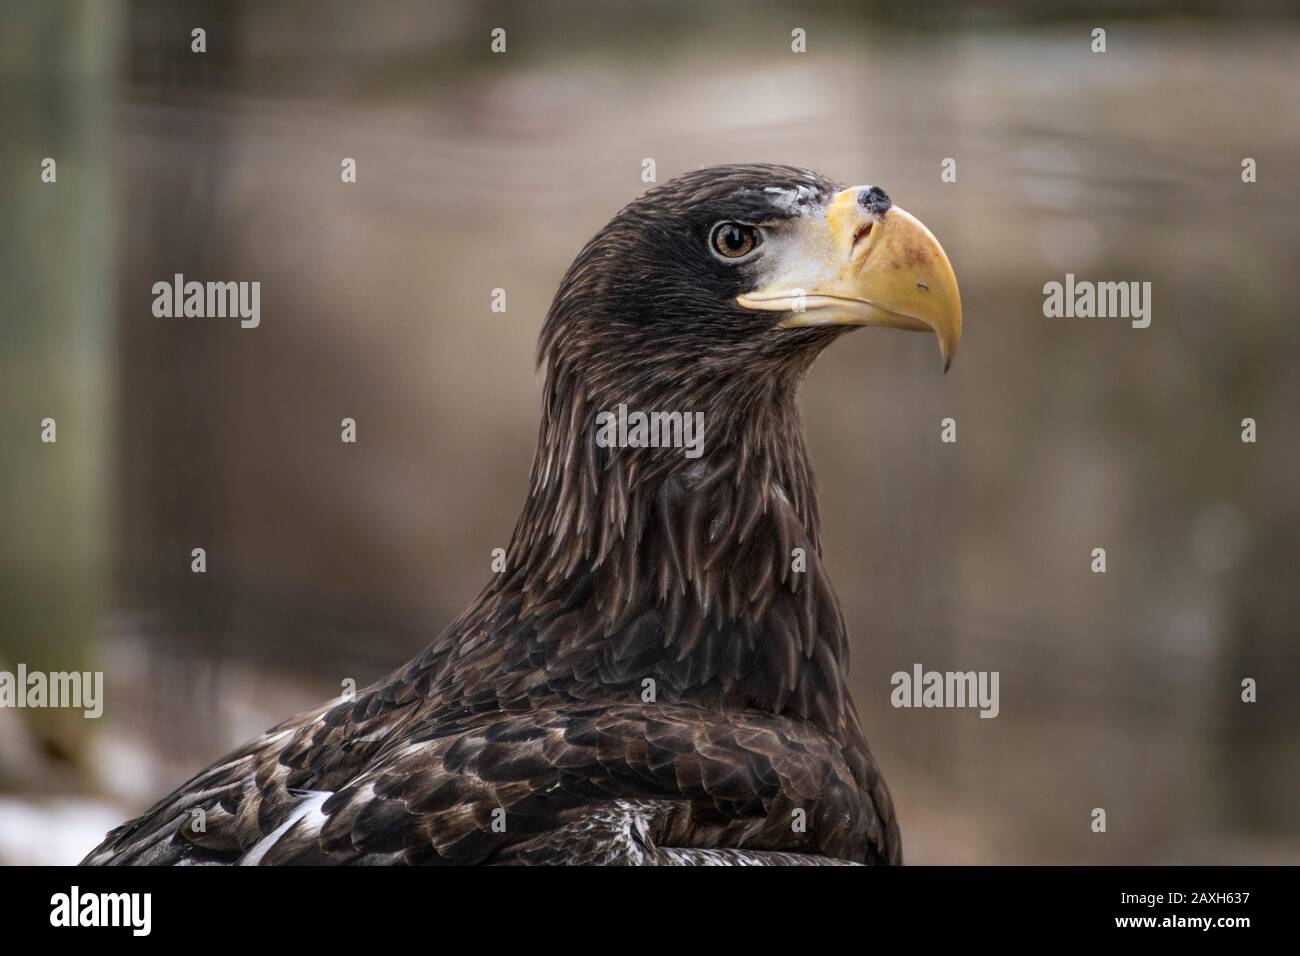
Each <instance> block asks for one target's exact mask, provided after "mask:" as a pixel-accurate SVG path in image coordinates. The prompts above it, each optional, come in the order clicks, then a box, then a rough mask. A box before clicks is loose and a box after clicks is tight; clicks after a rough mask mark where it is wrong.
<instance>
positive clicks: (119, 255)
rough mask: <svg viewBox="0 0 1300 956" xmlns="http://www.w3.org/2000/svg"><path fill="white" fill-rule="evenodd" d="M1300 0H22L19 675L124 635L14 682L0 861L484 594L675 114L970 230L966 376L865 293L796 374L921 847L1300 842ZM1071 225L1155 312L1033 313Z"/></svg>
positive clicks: (720, 157) (3, 77)
mask: <svg viewBox="0 0 1300 956" xmlns="http://www.w3.org/2000/svg"><path fill="white" fill-rule="evenodd" d="M1288 8H1290V9H1291V10H1294V7H1293V6H1292V5H1289V4H1284V3H1280V2H1279V3H1256V2H1247V3H1228V2H1222V3H1209V2H1206V3H1200V4H1191V5H1188V6H1187V7H1185V9H1184V12H1182V13H1181V14H1179V15H1176V16H1175V15H1171V14H1169V13H1168V12H1167V7H1166V5H1163V4H1155V3H1122V4H1121V3H1087V4H1084V3H1070V2H1066V3H1046V2H1042V3H1030V2H1018V3H1005V4H988V5H981V4H974V5H967V4H961V5H958V4H950V3H935V4H925V5H922V4H916V3H902V2H889V3H866V2H854V3H849V2H844V3H837V2H821V3H817V4H812V5H807V4H794V3H780V2H747V3H712V4H709V3H698V2H690V0H680V2H677V0H674V2H668V0H658V2H655V0H636V2H631V0H628V2H616V3H604V4H599V5H596V4H579V3H571V2H559V3H556V2H551V3H532V2H523V0H520V2H513V3H502V2H498V3H477V2H470V0H463V2H444V3H438V4H429V3H421V2H405V3H398V2H382V3H367V4H358V3H352V2H347V0H326V2H310V3H309V2H228V3H215V2H214V3H199V2H84V3H78V2H65V0H50V2H41V3H38V2H10V0H5V2H3V3H0V10H3V15H2V21H3V22H2V23H0V107H2V112H0V122H2V123H3V132H2V134H0V172H2V174H3V180H2V182H3V186H2V187H0V188H2V189H3V192H4V202H3V206H4V209H5V212H4V216H3V221H0V249H2V250H3V256H2V258H0V288H2V289H3V296H0V670H9V671H13V670H15V669H16V667H17V665H18V663H19V662H24V663H26V665H27V667H28V668H29V670H46V671H56V670H72V669H87V670H102V671H104V673H105V680H106V683H107V693H106V705H105V712H104V716H103V717H102V718H101V719H99V720H86V719H82V717H81V716H80V712H77V711H58V710H23V711H18V710H0V862H7V863H20V862H56V863H58V862H73V861H75V860H77V859H80V857H81V856H82V855H83V854H84V853H85V852H86V851H88V850H89V849H90V848H91V847H92V846H93V845H94V844H95V843H97V842H98V840H99V839H100V838H101V836H102V834H103V832H104V831H105V830H107V829H108V828H109V827H111V826H113V825H115V824H117V823H119V822H121V821H122V820H123V819H125V818H126V817H128V816H129V815H131V814H134V813H136V812H138V811H139V810H141V809H143V808H144V807H145V806H146V805H148V804H149V803H151V802H152V801H153V800H154V799H156V798H157V797H159V796H161V795H162V794H163V793H165V792H167V791H168V790H170V789H171V788H172V787H174V786H175V785H176V784H178V783H180V782H181V781H182V780H183V779H185V778H186V777H188V776H189V775H190V774H191V773H193V772H194V771H196V770H198V769H200V768H201V767H202V766H204V765H206V764H207V763H209V762H210V761H212V760H213V759H215V758H216V757H218V756H219V755H220V754H221V753H223V752H224V751H226V750H227V749H229V748H230V747H232V746H234V745H236V744H238V743H240V742H242V741H243V740H245V739H247V738H248V737H250V736H253V735H255V734H256V733H258V732H260V731H261V730H263V729H264V728H266V727H268V726H270V725H272V724H274V723H276V722H278V721H279V720H281V719H282V718H284V717H286V716H288V715H290V714H292V713H295V712H296V711H298V710H301V709H304V708H306V707H308V706H311V705H314V704H316V703H318V702H320V701H322V700H325V699H327V698H330V697H333V696H336V695H337V694H338V693H339V690H340V682H341V681H342V680H344V679H345V678H352V679H355V680H356V681H357V683H358V685H362V686H364V685H365V684H366V683H368V682H370V681H371V680H374V679H375V678H377V677H379V676H381V675H382V674H384V673H386V672H387V671H389V670H391V669H392V668H393V667H395V666H397V665H398V664H400V663H402V662H404V661H405V660H406V659H407V658H409V657H410V656H412V655H414V654H415V653H416V652H418V651H419V650H420V649H421V648H422V647H423V646H424V644H425V643H426V642H427V641H428V640H429V639H431V638H432V637H433V636H434V635H435V634H436V633H437V632H438V631H440V630H441V629H442V628H443V627H444V626H445V625H446V624H447V623H448V622H449V621H450V620H451V619H452V618H453V617H454V616H455V615H457V614H458V613H459V612H460V610H461V609H462V608H463V607H464V605H465V604H466V603H468V602H469V601H470V600H471V599H473V597H474V596H475V595H476V594H477V593H478V591H479V589H480V588H481V587H482V586H483V585H484V584H485V583H486V581H487V578H488V574H489V561H490V551H491V549H492V548H494V547H504V546H505V544H506V543H507V541H508V539H509V535H510V532H511V530H512V528H513V526H514V521H515V517H516V514H517V511H518V509H519V506H520V504H521V502H522V500H523V496H524V494H525V490H526V480H527V475H528V468H529V465H530V462H531V459H532V454H533V448H534V441H535V436H536V426H537V419H538V399H539V393H540V382H539V379H538V376H537V374H536V372H535V370H534V367H533V358H534V349H535V341H536V335H537V332H538V329H539V328H540V325H541V321H542V318H543V316H544V313H545V311H546V308H547V306H548V304H549V301H550V297H551V295H552V294H553V292H554V289H555V287H556V284H557V282H558V280H559V278H560V276H561V274H562V273H563V271H564V269H565V268H566V266H567V265H568V263H569V261H570V260H571V259H572V257H573V256H574V255H575V254H576V253H577V251H578V250H579V248H580V247H581V246H582V244H583V243H584V242H585V240H586V239H587V238H588V237H590V236H591V235H592V234H593V233H594V232H595V231H596V230H598V229H599V228H600V227H601V226H602V225H603V224H604V223H605V222H606V221H607V220H608V219H609V218H610V217H611V216H612V215H613V214H614V212H615V211H616V210H617V209H618V208H619V207H621V206H622V205H623V204H625V203H626V202H628V201H629V200H631V199H632V198H634V197H635V196H636V195H638V194H639V193H640V192H641V191H643V189H645V188H646V185H645V184H644V183H643V182H642V181H641V170H642V160H643V159H646V158H652V159H654V160H655V163H656V169H657V177H658V180H659V181H660V182H663V181H665V180H667V179H668V178H671V177H672V176H673V175H675V174H676V173H678V172H681V171H684V170H687V169H691V168H695V167H698V166H702V165H711V164H715V163H723V162H750V161H769V162H785V163H793V164H797V165H800V166H808V167H813V168H816V169H819V170H821V171H823V172H825V173H827V174H829V175H830V176H832V177H834V178H837V179H839V180H841V181H844V182H848V183H861V182H869V183H876V184H880V185H882V186H884V187H885V189H886V190H887V191H888V192H889V194H890V195H891V196H892V197H893V198H894V199H895V201H897V202H898V203H899V204H900V205H902V206H904V207H906V208H907V209H909V210H910V211H911V212H913V213H915V214H916V215H917V216H919V217H920V218H921V219H922V220H923V221H924V222H926V223H927V224H928V225H929V226H930V227H931V228H932V230H933V231H934V232H935V234H936V235H937V236H938V237H939V238H940V240H941V241H942V242H943V244H944V246H945V248H946V249H947V250H948V253H949V255H950V256H951V258H952V261H953V264H954V266H955V268H956V271H957V275H958V277H959V279H960V282H961V288H962V297H963V300H964V304H965V313H966V334H965V338H964V341H963V344H962V350H961V354H960V355H959V356H958V359H957V362H956V364H955V365H954V368H953V370H952V372H951V373H950V374H949V375H947V376H943V375H940V374H939V371H938V367H937V366H938V360H937V357H936V354H935V349H934V343H933V341H930V340H929V339H928V338H927V337H923V336H909V335H902V334H899V333H892V332H888V331H883V330H872V331H864V332H859V333H857V334H855V335H852V336H850V337H848V338H846V339H844V340H842V341H841V342H839V343H837V344H836V345H835V347H833V348H832V349H831V350H829V351H828V352H827V353H826V354H825V355H824V356H823V357H822V359H821V360H820V361H819V363H818V365H817V367H816V368H814V370H813V372H812V374H811V375H810V377H809V380H808V382H807V384H806V386H805V389H804V396H803V402H804V409H805V414H806V420H807V428H808V433H809V441H810V444H811V450H812V455H813V460H814V464H815V465H816V467H817V471H818V475H819V479H820V484H821V489H822V502H821V505H822V514H823V516H824V518H825V532H824V539H825V546H826V549H827V552H828V553H827V564H828V566H829V568H830V569H831V572H832V573H833V574H834V577H835V582H836V586H837V589H838V591H839V593H840V596H841V598H842V600H843V603H844V608H845V613H846V615H847V617H848V619H849V624H850V629H851V631H852V634H853V637H854V645H855V646H854V649H853V659H852V679H853V685H854V689H855V697H856V701H857V704H858V706H859V709H860V711H861V714H862V719H863V724H864V726H865V728H866V730H867V735H868V737H869V739H870V740H871V742H872V745H873V749H874V751H875V753H876V755H877V758H878V760H879V762H880V764H881V766H882V768H883V769H884V772H885V775H886V778H887V779H888V781H889V784H890V786H891V788H892V790H893V793H894V797H895V801H896V803H897V804H898V810H899V817H900V820H901V824H902V828H903V838H904V848H905V853H906V856H907V858H908V860H909V862H912V863H957V864H968V863H983V862H992V863H1121V862H1123V863H1208V862H1229V863H1237V862H1242V863H1244V862H1264V863H1274V862H1278V863H1280V862H1290V863H1295V862H1300V800H1297V795H1298V794H1300V739H1298V736H1300V735H1298V734H1297V728H1298V727H1300V693H1298V691H1300V650H1298V649H1297V624H1296V622H1297V619H1300V587H1297V557H1298V555H1300V497H1298V496H1297V488H1298V487H1300V445H1298V443H1297V438H1298V437H1300V436H1298V435H1297V429H1298V427H1300V426H1298V424H1297V411H1298V410H1300V373H1298V372H1297V364H1296V359H1297V357H1300V351H1298V347H1300V323H1297V313H1296V302H1297V293H1298V292H1300V275H1298V270H1297V264H1298V263H1300V215H1298V213H1300V188H1298V187H1297V181H1296V176H1295V172H1296V169H1297V163H1300V122H1297V116H1300V71H1297V67H1296V64H1297V63H1300V20H1297V19H1295V18H1294V17H1293V16H1291V15H1289V14H1288V12H1287V11H1288ZM196 27H202V28H204V29H205V30H206V43H207V52H206V53H203V54H195V53H192V52H191V51H190V45H191V31H192V30H193V29H194V28H196ZM494 27H504V28H505V29H506V30H507V53H506V54H505V55H493V54H492V53H490V51H489V33H490V31H491V30H492V29H493V28H494ZM1097 27H1101V28H1104V29H1105V30H1106V31H1107V51H1106V52H1105V53H1104V54H1097V53H1093V52H1091V49H1090V46H1091V42H1092V35H1091V31H1092V30H1093V29H1094V28H1097ZM795 28H802V29H804V30H806V31H807V52H806V53H803V54H796V53H792V52H791V31H792V30H793V29H795ZM44 157H53V158H55V159H56V160H57V176H58V178H57V183H55V184H46V183H42V182H41V180H40V170H41V161H42V159H43V158H44ZM344 157H352V158H355V159H356V161H357V179H358V181H357V182H356V183H355V184H343V183H342V182H341V181H340V162H341V160H342V159H343V158H344ZM948 157H951V158H953V159H955V160H956V168H957V181H956V182H953V183H945V182H941V181H940V164H941V162H942V161H943V160H944V159H945V158H948ZM1245 157H1251V158H1253V159H1255V160H1256V161H1257V164H1258V182H1256V183H1253V184H1245V183H1243V182H1242V180H1241V163H1242V160H1243V158H1245ZM177 272H179V273H183V274H184V275H185V276H186V277H187V278H194V279H199V280H217V279H220V280H250V281H251V280H258V281H260V282H261V283H262V298H261V314H262V318H261V326H260V327H259V328H257V329H256V330H242V329H240V328H239V327H238V323H237V322H235V321H232V320H225V321H221V320H191V321H183V320H182V321H169V320H164V319H157V318H154V317H153V315H152V313H151V307H152V302H153V294H152V291H151V287H152V285H153V283H154V282H157V281H160V280H164V281H167V280H170V278H171V276H172V275H173V274H174V273H177ZM1067 272H1072V273H1074V274H1075V275H1076V276H1078V277H1079V278H1080V279H1096V280H1136V281H1149V282H1151V283H1152V286H1153V291H1152V316H1153V318H1152V324H1151V326H1150V328H1148V329H1144V330H1137V329H1133V328H1131V327H1130V326H1129V323H1128V322H1127V321H1122V320H1111V321H1100V320H1086V319H1046V318H1044V317H1043V314H1042V305H1043V293H1042V287H1043V284H1044V283H1045V282H1049V281H1061V280H1063V278H1064V275H1065V273H1067ZM495 287H504V288H505V289H507V293H508V312H506V313H505V314H498V313H494V312H492V311H491V310H490V292H491V290H492V289H493V288H495ZM46 417H52V418H54V419H55V420H56V421H57V428H58V433H57V434H58V441H57V443H56V444H44V443H42V442H41V440H40V430H41V424H40V423H41V420H42V419H43V418H46ZM345 417H350V418H354V419H355V420H356V422H357V428H358V442H357V443H356V444H355V445H347V444H343V443H342V442H341V441H340V437H339V435H340V421H341V419H343V418H345ZM945 417H953V418H955V419H956V421H957V428H958V441H957V443H956V444H943V443H941V442H940V441H939V422H940V420H941V419H943V418H945ZM1245 417H1252V418H1254V419H1255V420H1256V421H1257V423H1258V441H1257V442H1256V443H1255V444H1244V443H1243V442H1242V441H1241V420H1242V419H1243V418H1245ZM196 547H203V548H205V549H206V551H207V562H208V568H207V573H206V574H201V575H200V574H192V573H191V572H190V561H191V558H190V553H191V549H193V548H196ZM1096 547H1104V548H1105V549H1106V551H1107V563H1108V570H1107V573H1105V574H1094V573H1092V572H1091V570H1090V563H1091V552H1092V549H1093V548H1096ZM915 662H920V663H922V664H924V665H925V667H926V668H932V669H939V670H965V669H981V670H997V671H999V672H1000V674H1001V688H1000V689H1001V714H1000V716H999V717H998V718H997V719H996V720H981V719H978V717H977V716H976V714H975V712H973V711H960V710H929V711H925V710H895V709H893V708H892V707H891V706H890V704H889V692H890V690H891V687H890V683H889V677H890V675H891V674H892V673H893V672H895V671H898V670H910V669H911V667H912V665H913V663H915ZM1246 677H1251V678H1254V679H1255V680H1257V681H1258V685H1259V700H1258V702H1257V703H1254V704H1243V703H1242V702H1241V699H1240V694H1241V681H1242V679H1243V678H1246ZM1094 807H1103V808H1105V809H1106V811H1107V814H1108V820H1107V823H1108V828H1107V833H1106V834H1104V835H1098V834H1094V833H1092V832H1091V831H1090V828H1089V824H1090V821H1091V818H1090V813H1091V811H1092V809H1093V808H1094Z"/></svg>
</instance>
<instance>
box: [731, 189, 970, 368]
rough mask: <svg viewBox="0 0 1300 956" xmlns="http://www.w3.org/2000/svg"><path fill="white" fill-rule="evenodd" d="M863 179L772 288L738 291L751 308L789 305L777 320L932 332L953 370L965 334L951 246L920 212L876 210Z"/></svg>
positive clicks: (834, 205) (789, 324)
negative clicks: (864, 200)
mask: <svg viewBox="0 0 1300 956" xmlns="http://www.w3.org/2000/svg"><path fill="white" fill-rule="evenodd" d="M860 192H861V188H860V187H854V188H851V189H846V190H844V191H843V192H840V193H838V194H837V195H836V196H835V197H834V199H833V200H832V201H831V204H830V206H829V207H828V208H827V211H826V221H825V223H824V230H823V225H822V224H821V223H820V222H818V223H817V224H816V227H815V228H816V231H817V233H819V234H818V235H814V236H809V237H806V241H805V243H804V244H803V249H802V254H801V255H798V256H795V257H794V259H795V260H796V261H795V262H794V263H792V264H791V265H790V266H789V267H788V268H786V269H785V270H784V273H785V274H783V275H782V276H780V277H779V278H778V279H777V280H776V281H775V282H774V283H772V284H770V285H769V286H768V287H767V288H764V289H760V290H757V291H754V292H750V293H746V294H744V295H741V296H738V297H737V299H736V301H737V302H738V303H739V304H740V305H741V306H742V307H744V308H746V309H754V310H758V311H765V312H784V313H789V314H788V315H787V316H786V317H785V318H783V319H782V320H781V321H780V322H779V323H778V327H779V328H787V329H790V328H803V327H807V326H815V325H883V326H888V327H890V328H896V329H911V330H913V331H919V332H933V333H934V334H935V336H936V337H937V338H938V340H939V353H940V355H941V356H942V358H943V363H944V364H943V367H944V370H945V371H947V369H948V366H949V365H950V364H951V363H952V357H953V356H954V355H955V354H956V352H957V346H958V344H959V343H960V342H961V295H960V293H959V292H958V291H957V277H956V275H954V274H953V271H952V264H951V263H950V262H949V261H948V256H947V254H946V253H945V252H944V251H943V247H942V246H941V245H939V242H938V240H937V239H935V238H934V236H933V235H932V234H931V232H930V230H929V229H927V228H926V227H925V226H924V225H923V224H922V223H921V222H920V220H918V219H917V218H916V217H915V216H913V215H911V214H910V213H908V212H906V211H905V210H903V209H900V208H898V207H897V206H890V207H889V208H887V209H886V210H885V211H884V212H874V211H871V210H869V209H866V208H864V207H863V206H862V205H860V204H859V202H858V195H859V193H860Z"/></svg>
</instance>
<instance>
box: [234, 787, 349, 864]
mask: <svg viewBox="0 0 1300 956" xmlns="http://www.w3.org/2000/svg"><path fill="white" fill-rule="evenodd" d="M332 796H333V794H332V793H328V792H324V791H322V792H313V793H309V794H307V795H306V796H304V798H303V801H302V803H300V804H298V805H297V806H296V807H294V808H293V811H292V812H291V813H290V814H289V816H288V818H287V819H286V820H285V821H284V822H283V823H281V824H280V825H279V826H278V827H276V828H275V829H274V830H272V831H271V832H270V833H268V834H267V835H266V836H264V837H262V839H260V840H258V841H257V843H256V844H255V845H254V846H253V848H252V849H251V850H249V851H248V852H247V853H246V854H245V855H244V857H243V859H241V860H240V861H239V865H240V866H257V864H258V863H260V862H262V857H264V856H266V854H267V851H268V850H270V849H271V847H273V846H275V844H276V843H277V842H279V840H280V837H282V836H284V835H285V834H286V833H288V832H289V829H290V827H292V826H293V825H294V824H295V823H297V822H298V821H299V820H302V821H303V825H304V826H306V827H308V828H309V829H310V830H312V831H313V832H319V831H320V828H321V826H322V825H324V823H325V814H323V813H321V812H320V808H321V804H323V803H324V802H325V801H326V800H328V799H329V798H330V797H332Z"/></svg>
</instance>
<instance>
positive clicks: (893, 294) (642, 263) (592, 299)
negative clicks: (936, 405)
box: [539, 164, 961, 405]
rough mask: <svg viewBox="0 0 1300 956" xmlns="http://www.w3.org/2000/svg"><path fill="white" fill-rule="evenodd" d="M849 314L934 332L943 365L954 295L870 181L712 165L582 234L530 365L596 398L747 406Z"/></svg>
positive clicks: (920, 233)
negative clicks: (560, 373)
mask: <svg viewBox="0 0 1300 956" xmlns="http://www.w3.org/2000/svg"><path fill="white" fill-rule="evenodd" d="M863 325H876V326H888V327H892V328H901V329H910V330H915V331H925V332H932V333H933V334H934V335H935V336H936V337H937V339H938V343H939V352H940V355H941V357H942V359H943V363H944V368H945V370H946V369H947V367H948V365H949V363H951V361H952V357H953V354H954V353H955V352H956V350H957V345H958V343H959V341H960V339H961V298H960V295H959V294H958V290H957V280H956V277H955V276H954V274H953V270H952V266H951V264H950V263H949V261H948V257H947V255H946V254H945V253H944V250H943V248H942V247H941V246H940V245H939V243H938V241H937V240H936V239H935V238H934V236H933V235H932V234H931V233H930V231H929V230H928V229H927V228H926V227H925V226H924V225H922V224H921V222H920V221H918V220H917V219H916V218H915V217H914V216H912V215H911V214H909V213H908V212H906V211H905V210H903V209H901V208H899V207H897V206H895V205H893V203H892V202H891V200H890V198H889V196H888V195H886V194H885V192H884V190H882V189H881V188H880V187H878V186H852V187H847V188H846V187H844V186H842V185H840V184H838V183H834V182H832V181H830V180H829V179H827V178H825V177H824V176H822V175H820V174H818V173H816V172H811V171H808V170H803V169H797V168H794V167H790V166H776V165H765V164H755V165H743V166H720V167H712V168H707V169H700V170H696V171H693V172H689V173H686V174H685V175H682V176H679V177H677V178H676V179H673V180H672V181H670V182H668V183H666V184H665V185H663V186H659V187H657V188H655V189H652V190H650V191H648V192H647V193H646V194H645V195H643V196H641V197H640V198H638V199H637V200H635V201H634V202H632V203H630V204H629V205H627V206H626V207H624V208H623V209H622V210H621V211H620V212H619V213H618V214H617V215H616V216H615V217H614V218H613V220H612V221H610V223H609V224H608V225H606V226H605V228H604V229H602V230H601V231H600V232H599V233H598V234H597V235H596V236H595V237H594V238H593V239H592V240H591V241H590V242H589V243H588V244H587V246H586V247H585V248H584V249H583V250H582V252H581V253H580V254H579V255H578V257H577V259H576V260H575V261H574V263H573V265H572V266H571V267H570V269H569V271H568V273H567V274H566V276H565V277H564V280H563V282H562V283H561V285H560V288H559V291H558V293H557V295H556V297H555V301H554V304H553V305H552V307H551V311H550V314H549V315H548V318H547V322H546V326H545V328H544V330H543V333H542V338H541V349H540V354H539V360H540V361H542V362H546V363H547V364H549V366H550V368H551V370H552V372H554V371H556V369H557V368H567V369H573V370H577V369H582V370H584V371H583V373H582V374H581V376H579V377H580V378H581V379H582V380H583V383H584V384H585V385H586V386H587V389H588V391H590V392H595V393H597V395H594V396H593V398H594V399H595V400H596V401H606V402H608V401H614V400H642V401H648V400H651V398H652V396H653V397H654V398H657V399H659V400H661V401H664V400H670V399H672V398H674V397H676V398H677V399H679V400H685V399H690V398H701V397H703V396H701V395H700V394H695V395H690V394H683V393H688V392H695V393H701V392H708V393H710V394H713V395H719V394H721V395H725V396H726V397H727V399H728V400H729V401H731V402H733V403H736V402H738V403H739V404H741V405H747V404H749V400H750V399H752V398H754V397H756V396H760V395H762V394H763V393H764V391H765V386H766V387H768V388H771V387H776V388H780V387H782V386H783V385H785V384H787V383H788V382H789V381H790V380H791V379H792V378H793V379H795V380H797V378H798V376H799V375H800V374H802V372H803V371H804V370H806V368H807V366H808V364H809V363H810V362H811V360H812V359H813V358H814V357H815V356H816V354H817V353H818V352H820V351H821V349H822V348H823V347H824V346H825V345H826V344H827V343H828V342H830V341H831V340H833V339H834V338H836V337H838V336H839V335H840V334H842V333H843V332H844V331H846V330H848V329H850V328H852V327H855V326H863ZM692 385H694V386H695V387H694V388H691V386H692ZM615 392H621V394H615ZM669 392H676V394H675V395H674V394H669Z"/></svg>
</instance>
